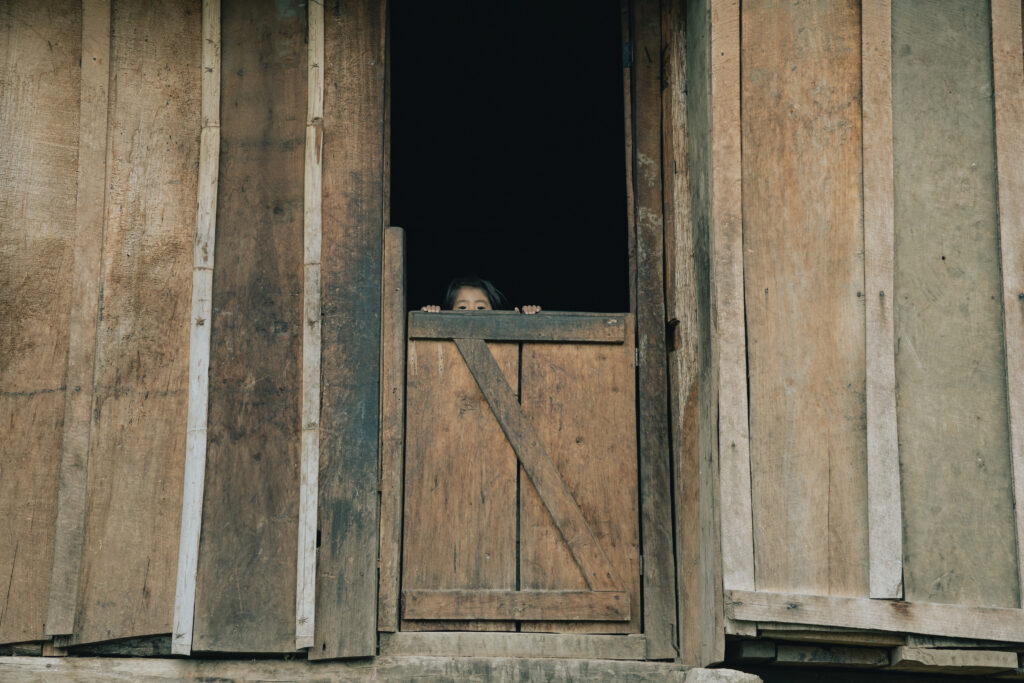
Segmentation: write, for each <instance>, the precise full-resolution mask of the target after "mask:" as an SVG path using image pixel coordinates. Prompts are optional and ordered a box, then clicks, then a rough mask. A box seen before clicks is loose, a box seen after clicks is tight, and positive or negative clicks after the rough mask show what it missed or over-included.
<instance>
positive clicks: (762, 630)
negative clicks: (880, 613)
mask: <svg viewBox="0 0 1024 683" xmlns="http://www.w3.org/2000/svg"><path fill="white" fill-rule="evenodd" d="M757 634H758V636H760V637H762V638H772V639H774V640H791V641H797V642H801V643H826V644H829V645H853V646H858V647H863V646H870V647H895V646H897V645H906V644H907V643H908V642H909V636H906V635H904V634H902V633H886V632H885V631H868V630H864V629H851V628H840V627H837V626H809V625H807V624H778V623H771V622H767V623H766V622H760V623H758V625H757Z"/></svg>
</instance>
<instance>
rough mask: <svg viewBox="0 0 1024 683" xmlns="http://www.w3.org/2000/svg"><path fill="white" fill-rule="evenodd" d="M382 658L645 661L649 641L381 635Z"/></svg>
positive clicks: (542, 635)
mask: <svg viewBox="0 0 1024 683" xmlns="http://www.w3.org/2000/svg"><path fill="white" fill-rule="evenodd" d="M380 654H381V655H382V656H398V655H422V656H433V657H561V658H568V659H619V660H625V659H634V660H642V659H646V658H647V639H646V638H644V637H643V636H641V635H624V636H612V635H582V634H573V633H470V632H463V631H459V632H433V633H430V632H401V633H381V634H380Z"/></svg>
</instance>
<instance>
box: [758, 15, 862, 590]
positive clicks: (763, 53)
mask: <svg viewBox="0 0 1024 683" xmlns="http://www.w3.org/2000/svg"><path fill="white" fill-rule="evenodd" d="M859 10H860V7H859V3H858V2H855V1H854V0H845V1H843V2H811V3H809V4H806V5H801V6H800V8H799V10H793V9H791V8H789V7H788V6H786V5H778V4H775V3H772V2H768V1H765V0H749V1H747V2H744V3H743V16H742V24H743V25H744V26H757V27H758V30H756V31H744V33H743V41H742V46H741V52H742V60H743V61H742V94H741V99H742V102H743V111H742V149H743V266H744V271H743V272H744V287H745V302H746V306H745V310H746V316H747V358H748V363H749V376H750V459H751V471H752V473H753V474H752V482H751V483H752V493H753V500H752V509H753V519H754V539H755V541H754V550H755V558H754V563H755V568H756V585H757V589H758V590H767V591H791V592H801V593H807V594H811V595H849V596H863V595H867V593H868V547H867V540H868V539H867V536H868V534H867V529H868V525H867V505H865V501H866V500H867V478H866V472H867V468H866V457H867V456H866V454H867V446H866V433H865V409H866V408H865V402H864V401H865V399H864V391H865V389H864V386H865V363H864V353H865V351H864V330H865V319H864V306H863V302H864V298H863V291H864V260H863V249H864V233H863V225H862V203H861V192H862V186H861V184H862V172H861V104H860V95H861V76H860V69H861V60H860V46H861V43H860V11H859Z"/></svg>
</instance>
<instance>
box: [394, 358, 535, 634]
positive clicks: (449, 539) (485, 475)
mask: <svg viewBox="0 0 1024 683" xmlns="http://www.w3.org/2000/svg"><path fill="white" fill-rule="evenodd" d="M489 347H490V349H491V353H493V354H494V356H495V358H496V360H497V361H498V364H499V366H500V367H501V369H502V372H503V374H504V376H505V378H506V380H507V381H508V382H509V383H510V384H511V386H513V387H518V385H519V346H518V345H516V344H490V345H489ZM406 376H407V393H406V456H405V509H404V514H403V518H404V535H403V546H402V554H403V557H402V589H403V590H413V589H457V588H461V589H473V588H478V589H479V588H489V589H512V590H514V589H516V588H518V586H517V585H516V579H517V576H516V574H517V572H516V473H517V469H518V467H517V463H516V455H515V453H514V452H513V450H512V446H511V445H510V444H509V442H508V440H507V439H506V438H505V435H504V433H503V432H502V430H501V426H500V425H499V424H498V421H497V419H496V418H495V416H494V414H493V413H492V412H491V410H490V408H489V407H488V405H487V401H486V400H485V399H484V396H483V394H482V393H481V391H480V389H479V387H478V386H477V383H476V381H475V380H474V379H473V376H472V374H471V373H470V371H469V368H468V367H467V366H466V363H465V361H464V360H463V358H462V356H461V355H460V354H459V351H458V349H457V348H456V347H455V344H454V343H452V342H450V341H426V340H424V341H411V342H409V347H408V361H407V370H406ZM402 630H463V631H465V630H488V631H496V630H515V624H514V623H513V622H510V621H508V622H502V621H489V622H444V621H433V622H410V621H407V620H403V622H402Z"/></svg>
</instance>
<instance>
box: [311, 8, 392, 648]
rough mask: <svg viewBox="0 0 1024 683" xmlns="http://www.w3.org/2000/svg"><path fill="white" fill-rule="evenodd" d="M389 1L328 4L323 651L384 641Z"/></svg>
mask: <svg viewBox="0 0 1024 683" xmlns="http://www.w3.org/2000/svg"><path fill="white" fill-rule="evenodd" d="M386 10H387V2H386V1H385V0H357V1H356V2H351V3H328V4H325V6H324V69H323V71H324V76H323V77H324V123H323V130H324V140H323V205H322V213H323V251H322V253H321V282H322V288H321V311H322V316H323V318H322V323H321V324H322V328H321V334H322V336H321V357H322V366H321V372H322V375H321V382H322V395H321V406H322V407H321V413H320V483H319V486H320V492H319V516H318V521H319V531H320V546H319V552H318V557H317V573H316V623H315V626H314V643H313V647H312V648H310V655H309V656H310V657H311V658H328V657H365V656H370V655H373V654H374V653H375V652H376V648H377V552H378V548H377V544H378V540H379V536H378V523H377V522H378V513H379V510H378V508H379V497H378V490H377V487H378V484H379V481H378V462H377V456H378V454H379V452H380V443H379V434H378V425H379V410H380V394H379V388H380V301H381V293H380V287H381V261H382V255H381V251H382V248H383V239H384V237H383V235H384V226H383V181H382V177H381V176H382V172H383V160H382V155H383V150H384V74H385V65H384V58H385V41H384V32H385V26H386V21H385V19H386Z"/></svg>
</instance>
